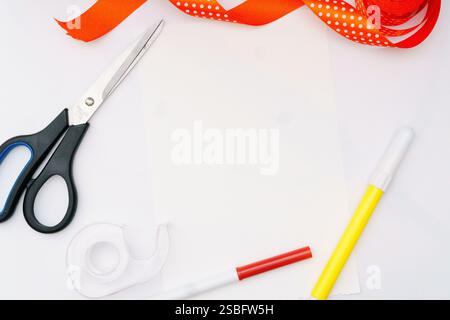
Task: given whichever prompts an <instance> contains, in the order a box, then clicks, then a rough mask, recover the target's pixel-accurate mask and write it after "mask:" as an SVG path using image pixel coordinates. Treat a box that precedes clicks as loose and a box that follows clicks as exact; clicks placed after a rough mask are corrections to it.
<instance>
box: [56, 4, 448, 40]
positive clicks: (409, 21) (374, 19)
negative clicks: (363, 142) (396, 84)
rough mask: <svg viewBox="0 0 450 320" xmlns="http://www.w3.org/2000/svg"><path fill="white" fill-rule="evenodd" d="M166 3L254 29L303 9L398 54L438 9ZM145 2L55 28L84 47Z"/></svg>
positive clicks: (427, 29)
mask: <svg viewBox="0 0 450 320" xmlns="http://www.w3.org/2000/svg"><path fill="white" fill-rule="evenodd" d="M169 1H170V2H171V3H172V4H173V5H174V6H175V7H177V8H178V9H179V10H181V11H182V12H184V13H186V14H188V15H191V16H194V17H199V18H207V19H213V20H218V21H225V22H232V23H242V24H247V25H253V26H260V25H264V24H268V23H270V22H273V21H275V20H277V19H279V18H281V17H283V16H285V15H287V14H288V13H290V12H292V11H294V10H297V9H298V8H300V7H302V6H303V5H305V6H306V7H308V8H309V9H310V10H311V11H312V12H313V13H314V14H315V15H316V16H317V17H318V18H319V19H320V20H322V21H323V22H324V23H325V24H326V25H327V26H329V27H330V28H331V29H333V30H334V31H335V32H336V33H338V34H340V35H341V36H343V37H345V38H347V39H349V40H351V41H354V42H357V43H361V44H365V45H371V46H381V47H397V48H411V47H414V46H417V45H418V44H420V43H421V42H422V41H424V40H425V39H426V38H427V37H428V36H429V35H430V33H431V32H432V30H433V28H434V26H435V25H436V22H437V20H438V17H439V12H440V8H441V0H354V2H355V5H354V6H353V5H351V4H349V3H348V2H346V1H343V0H283V1H280V0H247V1H244V2H242V3H241V4H239V5H237V6H235V7H234V8H231V9H229V10H227V9H225V8H224V7H223V6H222V5H221V4H220V2H219V1H216V0H184V1H182V0H169ZM145 2H146V0H126V1H123V0H98V1H97V2H96V3H95V4H94V5H93V6H92V7H91V8H89V9H88V10H87V11H86V12H84V13H83V14H82V15H81V16H80V17H78V18H75V19H74V20H72V21H68V22H61V21H57V22H58V23H59V24H60V26H61V27H62V28H64V29H65V30H66V31H67V33H68V34H69V35H70V36H72V37H73V38H75V39H78V40H82V41H86V42H88V41H92V40H95V39H97V38H99V37H101V36H103V35H105V34H106V33H108V32H109V31H111V30H112V29H114V28H115V27H116V26H118V25H119V24H120V23H121V22H122V21H123V20H125V19H126V18H127V17H128V16H129V15H131V14H132V13H133V12H134V11H136V10H137V9H138V8H139V7H140V6H141V5H142V4H144V3H145ZM404 25H407V27H403V26H404ZM396 39H400V40H397V41H395V40H396Z"/></svg>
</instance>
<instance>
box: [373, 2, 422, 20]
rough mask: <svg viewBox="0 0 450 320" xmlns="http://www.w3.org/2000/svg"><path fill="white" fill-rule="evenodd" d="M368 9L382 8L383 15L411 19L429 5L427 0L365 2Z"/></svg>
mask: <svg viewBox="0 0 450 320" xmlns="http://www.w3.org/2000/svg"><path fill="white" fill-rule="evenodd" d="M364 4H365V6H366V7H369V6H371V5H375V6H378V7H380V9H381V12H382V13H383V15H387V16H391V17H396V18H403V19H410V18H412V17H413V16H414V15H416V14H417V13H418V12H419V11H420V10H421V9H423V8H424V6H425V5H426V4H427V1H426V0H364Z"/></svg>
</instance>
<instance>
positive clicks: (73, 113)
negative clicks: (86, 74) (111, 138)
mask: <svg viewBox="0 0 450 320" xmlns="http://www.w3.org/2000/svg"><path fill="white" fill-rule="evenodd" d="M163 26H164V21H163V20H161V21H160V22H159V23H157V24H156V25H155V26H153V27H151V28H149V29H147V30H146V31H145V32H144V34H143V35H142V36H141V37H140V38H139V39H138V41H137V42H136V43H134V44H133V45H132V46H131V47H130V48H128V49H127V50H125V52H123V53H122V54H121V55H120V56H119V57H118V58H117V59H116V61H115V62H114V63H113V64H112V65H111V66H110V67H109V68H108V69H107V70H106V71H105V72H104V73H103V74H102V75H101V76H100V77H99V78H98V80H97V81H96V82H95V83H94V84H93V85H92V86H91V87H90V88H89V90H88V91H87V92H86V94H85V95H84V96H83V97H82V99H81V100H80V102H79V103H78V104H77V105H75V107H74V108H72V109H70V110H69V112H70V113H69V121H70V124H71V125H77V124H83V123H86V122H88V121H89V119H90V118H91V117H92V116H93V115H94V113H95V112H96V111H97V110H98V108H100V106H101V105H102V104H103V102H105V100H106V99H107V98H108V97H109V96H110V95H111V94H112V93H113V92H114V90H115V89H116V88H117V87H118V86H119V85H120V83H121V82H122V81H123V80H124V79H125V78H126V76H127V75H128V73H129V72H130V71H131V70H132V69H133V67H134V66H135V65H136V64H137V63H138V62H139V60H140V59H141V58H142V57H143V56H144V54H145V53H146V52H147V50H148V48H150V46H151V45H152V43H153V42H154V41H155V40H156V39H157V38H158V36H159V34H160V33H161V31H162V28H163Z"/></svg>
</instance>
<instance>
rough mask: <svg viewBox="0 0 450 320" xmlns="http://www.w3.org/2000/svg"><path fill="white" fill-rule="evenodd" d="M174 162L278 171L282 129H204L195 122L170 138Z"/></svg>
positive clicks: (176, 131) (269, 172)
mask: <svg viewBox="0 0 450 320" xmlns="http://www.w3.org/2000/svg"><path fill="white" fill-rule="evenodd" d="M170 139H171V141H172V143H173V147H172V152H171V158H172V162H173V163H174V164H175V165H178V166H180V165H231V166H242V165H249V166H255V167H258V168H259V172H260V174H262V175H275V174H277V173H278V170H279V164H280V163H279V161H280V132H279V130H278V129H256V128H245V129H244V128H228V129H217V128H204V126H203V123H202V121H194V123H193V126H192V128H190V129H182V128H180V129H176V130H175V131H173V133H172V134H171V137H170Z"/></svg>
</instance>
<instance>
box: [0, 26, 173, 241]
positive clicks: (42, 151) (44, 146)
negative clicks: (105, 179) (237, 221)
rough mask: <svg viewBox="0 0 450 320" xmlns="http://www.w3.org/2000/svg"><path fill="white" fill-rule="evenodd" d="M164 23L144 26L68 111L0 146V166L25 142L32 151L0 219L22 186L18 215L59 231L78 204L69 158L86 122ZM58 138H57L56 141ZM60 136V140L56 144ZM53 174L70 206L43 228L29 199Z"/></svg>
mask: <svg viewBox="0 0 450 320" xmlns="http://www.w3.org/2000/svg"><path fill="white" fill-rule="evenodd" d="M163 25H164V21H163V20H161V21H160V22H159V23H157V24H156V25H155V26H153V27H151V28H149V29H148V30H146V31H145V32H144V35H143V36H142V37H141V38H140V39H139V40H138V41H137V42H136V43H134V44H133V45H132V46H131V47H130V48H128V49H127V50H126V51H125V52H124V53H123V54H122V55H120V56H119V57H118V58H117V60H116V61H115V62H114V63H113V64H112V65H111V66H110V67H109V68H108V69H107V70H106V71H105V72H104V73H103V74H102V75H101V76H100V78H99V79H98V80H97V81H96V82H95V83H94V84H93V85H92V86H91V87H90V89H89V90H88V91H87V92H86V93H85V94H84V95H83V97H82V98H81V99H80V102H79V103H77V104H76V105H75V106H73V107H72V108H70V109H64V110H63V111H62V112H61V113H60V114H59V115H58V116H57V117H56V118H55V119H54V120H53V122H51V123H50V124H49V125H48V126H47V127H46V128H45V129H44V130H42V131H40V132H38V133H36V134H32V135H24V136H18V137H14V138H11V139H9V140H8V141H6V142H5V143H4V144H3V145H2V146H0V164H1V163H2V161H3V160H4V159H5V158H6V157H7V156H8V154H9V153H10V152H11V151H12V150H13V149H14V148H16V147H19V146H24V147H26V148H28V149H29V150H30V153H31V157H30V159H29V160H28V162H27V164H26V165H25V167H24V168H23V170H22V172H21V173H20V174H19V176H18V178H17V180H16V181H15V183H14V185H13V187H12V189H11V190H10V192H9V194H8V196H7V198H6V201H5V205H4V207H3V209H1V211H0V222H4V221H6V220H8V219H9V218H10V217H11V216H12V214H13V213H14V211H15V209H16V206H17V203H18V201H19V199H20V197H21V195H22V193H23V192H24V190H25V197H24V202H23V213H24V216H25V220H26V221H27V223H28V224H29V225H30V227H31V228H33V229H34V230H36V231H38V232H41V233H47V234H48V233H55V232H59V231H61V230H63V229H64V228H66V227H67V226H68V225H69V224H70V222H71V221H72V219H73V217H74V215H75V212H76V209H77V202H78V198H77V191H76V187H75V184H74V181H73V175H72V162H73V158H74V156H75V153H76V151H77V149H78V146H79V144H80V143H81V141H82V139H83V137H84V135H85V133H86V130H87V129H88V126H89V123H88V121H89V120H90V118H91V117H92V116H93V115H94V113H95V112H96V111H97V110H98V108H99V107H100V106H101V105H102V104H103V102H105V101H106V99H107V98H108V97H109V96H111V94H112V93H113V91H114V90H115V89H116V88H117V87H118V86H119V84H120V83H121V82H122V80H124V79H125V77H126V76H127V75H128V73H129V72H130V71H131V70H132V69H133V67H134V66H135V65H136V64H137V63H138V62H139V60H140V59H141V58H142V57H143V56H144V54H145V52H146V51H147V49H148V48H149V47H150V46H151V44H152V43H153V42H154V41H155V40H156V38H157V37H158V36H159V34H160V33H161V30H162V28H163ZM61 137H62V139H60V138H61ZM60 140H61V142H60V143H59V144H58V142H59V141H60ZM54 146H57V147H56V149H55V151H54V153H53V154H52V155H51V157H50V159H49V160H48V162H47V163H46V164H45V166H44V168H43V169H42V171H41V172H40V173H39V175H38V176H37V177H36V178H35V179H34V178H33V175H34V174H35V173H36V171H37V169H38V168H39V166H40V165H41V164H42V163H43V162H44V160H45V159H46V158H47V156H48V155H49V154H50V152H51V151H52V150H53V147H54ZM54 176H60V177H61V178H63V179H64V181H65V183H66V185H67V190H68V195H69V204H68V207H67V211H66V213H65V216H64V217H63V219H62V220H61V221H60V222H59V223H58V224H57V225H54V226H47V225H44V224H42V223H41V222H39V220H38V219H37V217H36V214H35V212H34V203H35V200H36V197H37V195H38V193H39V191H40V190H41V188H42V187H43V186H44V184H45V183H46V182H47V181H48V180H49V179H50V178H51V177H54Z"/></svg>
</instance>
